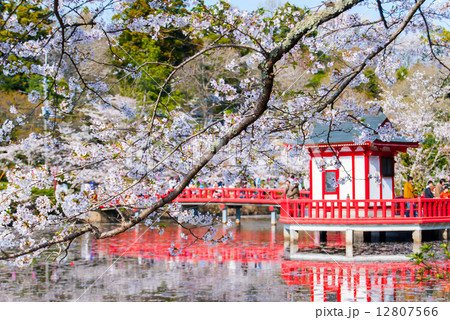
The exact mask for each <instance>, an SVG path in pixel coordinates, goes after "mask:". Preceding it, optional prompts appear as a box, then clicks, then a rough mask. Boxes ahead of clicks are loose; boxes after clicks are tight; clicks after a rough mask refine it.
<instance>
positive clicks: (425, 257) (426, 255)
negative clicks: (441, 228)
mask: <svg viewBox="0 0 450 320" xmlns="http://www.w3.org/2000/svg"><path fill="white" fill-rule="evenodd" d="M440 248H441V251H440V252H439V251H435V250H433V247H432V245H426V244H425V245H423V246H422V247H421V248H420V251H419V252H416V253H413V254H412V255H409V256H408V257H409V258H410V260H411V262H412V263H413V264H414V265H418V266H421V267H420V269H419V270H418V271H417V274H418V277H417V278H416V280H417V281H431V280H441V279H444V280H450V273H449V272H447V271H445V269H443V268H440V264H439V263H440V262H442V261H444V260H449V259H450V251H449V245H448V242H444V243H442V244H441V245H440Z"/></svg>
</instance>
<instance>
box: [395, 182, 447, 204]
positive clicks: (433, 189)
mask: <svg viewBox="0 0 450 320" xmlns="http://www.w3.org/2000/svg"><path fill="white" fill-rule="evenodd" d="M412 182H413V178H412V177H411V176H408V178H407V181H406V183H405V186H404V189H403V198H405V199H413V198H415V195H414V192H415V191H416V188H414V187H413V185H412ZM421 196H422V197H423V198H427V199H448V198H450V193H449V185H448V183H446V181H445V179H440V180H439V182H438V183H437V184H436V185H433V181H432V180H430V181H428V183H427V186H426V187H425V190H424V191H423V193H422V195H421Z"/></svg>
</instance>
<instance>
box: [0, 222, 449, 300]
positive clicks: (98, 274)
mask: <svg viewBox="0 0 450 320" xmlns="http://www.w3.org/2000/svg"><path fill="white" fill-rule="evenodd" d="M228 230H231V231H232V232H233V235H234V239H233V241H232V242H231V243H228V244H220V245H215V246H212V245H210V244H206V243H201V242H199V243H194V244H192V245H191V246H189V247H187V248H186V249H184V251H183V252H182V253H181V254H179V255H177V256H173V255H170V253H169V250H168V249H169V247H170V245H171V244H172V243H174V244H175V246H177V247H179V246H180V245H182V244H183V243H187V242H186V240H183V237H182V233H184V232H185V231H184V230H183V229H182V228H181V227H179V226H177V225H170V224H168V225H167V227H166V229H165V232H164V233H163V234H162V235H159V233H158V232H157V231H154V230H149V229H148V228H147V227H146V226H143V225H141V226H138V227H136V228H134V229H133V230H130V231H128V232H126V233H123V234H121V235H119V236H118V237H115V238H113V239H106V240H99V241H95V240H93V239H92V238H91V237H89V236H85V237H83V238H81V239H79V240H78V241H77V242H75V243H74V244H73V245H72V247H71V249H70V251H69V253H68V255H67V257H66V258H64V259H63V261H62V262H60V263H59V264H56V263H55V262H51V261H38V262H35V263H33V264H32V265H30V266H27V267H25V268H23V269H19V268H17V267H13V266H11V265H1V266H0V286H1V290H0V300H1V301H450V284H449V283H448V282H436V283H427V284H422V283H417V282H415V271H416V270H417V267H415V266H412V265H411V264H410V263H409V262H406V261H404V262H386V263H383V262H376V263H375V262H371V263H362V262H353V263H342V262H339V263H336V262H333V254H341V253H342V252H343V250H344V249H343V248H344V244H345V243H344V241H343V238H342V236H341V235H340V234H338V233H334V234H331V233H329V235H328V242H327V243H326V244H325V243H322V244H320V246H318V244H317V241H316V240H317V239H312V238H311V237H308V236H307V235H303V236H301V237H300V239H301V240H300V243H299V247H300V250H305V252H307V251H308V252H311V251H315V250H316V251H317V250H318V251H321V252H326V253H328V254H329V256H330V259H329V262H319V261H289V260H287V259H286V252H288V249H287V248H286V244H285V243H284V238H283V230H282V226H281V225H278V226H277V227H271V226H270V220H269V219H267V218H262V219H255V218H243V220H242V224H241V225H240V226H233V227H231V228H230V229H228ZM228 230H225V228H223V229H222V227H219V232H218V233H221V232H222V233H225V232H227V231H228ZM197 232H199V233H200V232H202V230H198V231H197ZM361 246H362V247H361V248H360V250H361V251H364V246H366V247H367V249H370V248H372V249H373V246H374V245H373V244H363V245H361ZM376 247H377V248H378V249H379V250H381V251H383V248H384V251H386V250H387V251H396V252H408V250H409V251H410V250H411V248H412V244H411V243H409V242H405V243H383V244H380V243H378V244H377V245H376ZM393 248H395V250H393ZM372 251H373V250H372ZM375 251H376V250H375ZM375 254H376V252H375ZM383 254H385V253H383Z"/></svg>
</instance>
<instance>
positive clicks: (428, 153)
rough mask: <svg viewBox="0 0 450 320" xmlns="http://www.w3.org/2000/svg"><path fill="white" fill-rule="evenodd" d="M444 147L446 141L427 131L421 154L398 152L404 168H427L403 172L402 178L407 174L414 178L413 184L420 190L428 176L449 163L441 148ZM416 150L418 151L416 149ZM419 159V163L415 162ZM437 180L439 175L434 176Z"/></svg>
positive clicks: (424, 185)
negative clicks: (419, 155) (425, 169)
mask: <svg viewBox="0 0 450 320" xmlns="http://www.w3.org/2000/svg"><path fill="white" fill-rule="evenodd" d="M445 147H446V142H445V141H442V140H440V139H438V137H435V136H434V135H433V134H431V133H429V134H427V135H426V136H425V140H424V141H423V142H422V143H421V146H420V152H421V154H422V155H423V156H421V157H417V156H416V155H415V154H414V153H413V154H409V153H400V154H399V160H400V165H402V166H403V167H405V168H413V167H415V168H427V171H426V172H424V171H422V170H416V171H415V172H405V173H404V177H403V178H404V179H405V180H406V177H407V176H408V175H410V176H412V177H413V178H414V186H415V187H416V188H417V189H418V190H419V191H420V192H421V191H422V190H423V189H424V188H425V187H426V183H427V181H428V179H429V176H432V177H434V176H435V172H436V171H440V170H443V169H444V168H446V167H448V166H449V165H450V162H449V159H448V156H447V154H446V153H445V152H442V150H443V149H444V148H445ZM416 152H419V150H417V151H416ZM416 161H420V164H415V162H416ZM434 178H435V180H438V179H439V178H441V177H434Z"/></svg>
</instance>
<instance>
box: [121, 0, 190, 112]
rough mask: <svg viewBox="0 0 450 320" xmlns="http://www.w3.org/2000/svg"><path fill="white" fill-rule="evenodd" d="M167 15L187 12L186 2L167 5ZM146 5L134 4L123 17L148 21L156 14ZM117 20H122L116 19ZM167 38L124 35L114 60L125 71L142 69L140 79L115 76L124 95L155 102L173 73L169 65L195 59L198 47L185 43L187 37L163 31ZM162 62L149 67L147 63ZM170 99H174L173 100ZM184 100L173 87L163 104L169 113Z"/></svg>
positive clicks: (167, 89) (140, 1) (166, 92)
mask: <svg viewBox="0 0 450 320" xmlns="http://www.w3.org/2000/svg"><path fill="white" fill-rule="evenodd" d="M166 5H167V7H166V10H165V13H167V14H171V13H177V14H180V13H183V12H184V11H186V8H185V6H184V5H185V4H184V2H183V1H179V0H178V1H167V3H166ZM154 10H155V9H153V8H151V7H150V6H149V4H148V2H147V1H145V0H138V1H136V2H134V3H133V4H131V5H130V6H129V7H128V8H127V9H126V10H125V11H124V12H123V13H122V15H121V17H123V18H125V19H138V18H145V17H147V16H149V15H150V14H151V13H153V12H154ZM115 18H119V17H118V16H116V17H115ZM160 32H161V33H163V34H164V37H160V39H159V40H154V39H152V37H151V35H149V34H147V33H142V32H131V31H127V30H126V31H124V32H123V33H122V34H121V35H120V37H119V45H120V47H119V48H118V49H117V50H114V55H113V56H112V59H113V61H114V63H115V64H116V65H118V66H120V67H122V68H127V67H128V66H133V67H138V66H142V67H141V68H140V70H139V71H140V77H137V78H136V77H132V76H127V73H126V71H125V70H122V71H120V72H118V73H117V74H116V76H117V77H118V78H119V79H122V78H125V81H122V82H121V93H122V94H125V95H128V96H133V97H138V98H142V97H143V96H144V95H146V99H147V100H151V101H155V100H156V99H157V97H158V94H159V91H160V88H161V87H160V86H161V85H162V84H163V83H164V81H165V79H166V78H167V76H168V75H169V74H170V72H171V71H172V70H173V69H172V68H171V67H170V66H169V65H176V64H178V63H180V62H181V61H183V60H184V58H186V57H188V56H190V55H192V54H193V53H194V52H195V51H196V48H197V43H195V42H191V41H186V36H185V35H184V34H183V32H182V30H180V29H176V30H175V29H173V30H167V29H164V30H161V31H160ZM149 61H152V62H159V63H160V64H158V63H152V64H149V63H148V62H149ZM169 95H170V96H171V97H172V98H173V99H171V98H170V97H169ZM183 98H184V97H183V95H182V93H180V92H178V91H173V90H172V88H171V87H170V85H168V86H166V87H165V88H164V90H163V95H162V102H163V104H164V105H165V106H166V107H167V109H169V110H171V109H173V108H174V107H175V106H176V105H177V104H178V102H179V101H180V100H182V99H183Z"/></svg>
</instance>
